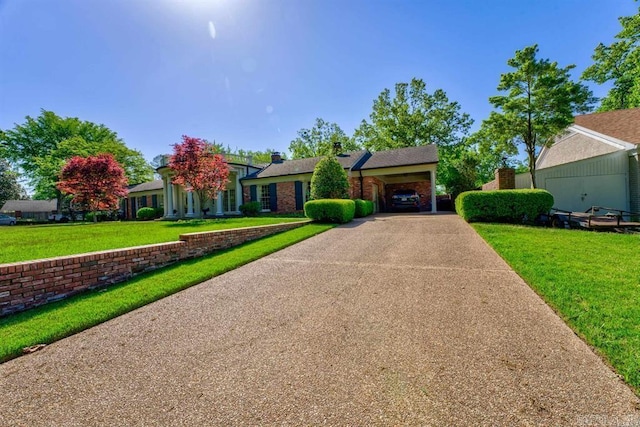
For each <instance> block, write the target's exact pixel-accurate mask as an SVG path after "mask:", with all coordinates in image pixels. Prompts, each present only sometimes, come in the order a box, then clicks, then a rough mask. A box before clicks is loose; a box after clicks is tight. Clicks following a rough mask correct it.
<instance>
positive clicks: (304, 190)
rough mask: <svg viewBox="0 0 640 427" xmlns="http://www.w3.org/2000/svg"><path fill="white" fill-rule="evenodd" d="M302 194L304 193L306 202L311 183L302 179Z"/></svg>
mask: <svg viewBox="0 0 640 427" xmlns="http://www.w3.org/2000/svg"><path fill="white" fill-rule="evenodd" d="M302 194H304V201H305V202H308V201H309V200H311V183H310V182H306V181H303V182H302Z"/></svg>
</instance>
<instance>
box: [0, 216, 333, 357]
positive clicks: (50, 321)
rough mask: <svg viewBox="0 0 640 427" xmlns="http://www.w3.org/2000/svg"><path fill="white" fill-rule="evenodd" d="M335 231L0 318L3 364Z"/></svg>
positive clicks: (305, 230) (302, 232)
mask: <svg viewBox="0 0 640 427" xmlns="http://www.w3.org/2000/svg"><path fill="white" fill-rule="evenodd" d="M332 227H333V225H328V224H315V223H312V224H308V225H304V226H302V227H299V228H296V229H294V230H290V231H285V232H283V233H279V234H275V235H273V236H269V237H265V238H263V239H260V240H256V241H253V242H249V243H245V244H244V245H241V246H237V247H235V248H231V249H227V250H225V251H220V252H217V253H215V254H213V255H209V256H206V257H203V258H198V259H194V260H189V261H184V262H180V263H177V264H174V265H172V266H169V267H165V268H163V269H161V270H157V271H154V272H151V273H147V274H144V275H140V276H138V277H135V278H133V279H131V280H129V281H127V282H124V283H121V284H119V285H115V286H112V287H109V288H107V289H106V290H102V291H94V292H88V293H84V294H81V295H77V296H75V297H71V298H68V299H66V300H62V301H59V302H55V303H51V304H47V305H45V306H41V307H38V308H34V309H32V310H28V311H25V312H22V313H17V314H14V315H11V316H8V317H5V318H0V362H1V361H5V360H8V359H11V358H13V357H16V356H18V355H20V354H21V353H22V349H23V348H24V347H30V346H33V345H36V344H48V343H51V342H53V341H56V340H59V339H61V338H64V337H67V336H69V335H72V334H74V333H77V332H80V331H82V330H84V329H87V328H90V327H92V326H95V325H97V324H99V323H102V322H105V321H107V320H109V319H112V318H114V317H117V316H119V315H121V314H124V313H127V312H129V311H131V310H134V309H136V308H138V307H141V306H143V305H145V304H149V303H150V302H153V301H156V300H158V299H160V298H163V297H166V296H168V295H171V294H173V293H175V292H178V291H180V290H182V289H185V288H188V287H190V286H193V285H195V284H197V283H201V282H202V281H204V280H207V279H209V278H211V277H214V276H217V275H220V274H222V273H225V272H227V271H230V270H233V269H234V268H237V267H239V266H241V265H244V264H246V263H248V262H251V261H254V260H256V259H258V258H261V257H263V256H265V255H268V254H270V253H273V252H275V251H278V250H280V249H282V248H285V247H287V246H290V245H292V244H294V243H297V242H299V241H301V240H304V239H307V238H309V237H312V236H315V235H316V234H319V233H322V232H324V231H326V230H328V229H330V228H332Z"/></svg>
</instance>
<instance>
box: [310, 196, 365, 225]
mask: <svg viewBox="0 0 640 427" xmlns="http://www.w3.org/2000/svg"><path fill="white" fill-rule="evenodd" d="M355 213H356V203H355V202H354V201H353V200H347V199H320V200H311V201H309V202H307V203H305V204H304V214H305V215H306V216H307V218H311V219H313V220H315V221H323V222H335V223H338V224H344V223H347V222H349V221H351V220H352V219H353V216H354V215H355Z"/></svg>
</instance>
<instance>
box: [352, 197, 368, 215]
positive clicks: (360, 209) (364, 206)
mask: <svg viewBox="0 0 640 427" xmlns="http://www.w3.org/2000/svg"><path fill="white" fill-rule="evenodd" d="M354 202H355V203H356V214H355V217H356V218H362V217H365V216H367V215H371V214H372V213H373V202H372V201H371V200H362V199H356V200H354Z"/></svg>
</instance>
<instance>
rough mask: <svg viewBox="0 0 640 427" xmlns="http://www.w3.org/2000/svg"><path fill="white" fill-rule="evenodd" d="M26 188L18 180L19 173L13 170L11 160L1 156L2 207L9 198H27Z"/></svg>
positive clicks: (0, 198) (0, 194)
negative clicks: (8, 160)
mask: <svg viewBox="0 0 640 427" xmlns="http://www.w3.org/2000/svg"><path fill="white" fill-rule="evenodd" d="M26 196H27V195H26V193H25V191H24V188H22V186H21V185H20V183H19V182H18V174H17V173H16V172H14V171H13V170H11V166H10V165H9V162H7V161H6V160H4V159H2V158H0V207H2V205H4V203H5V202H6V201H7V200H19V199H24V198H26Z"/></svg>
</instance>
